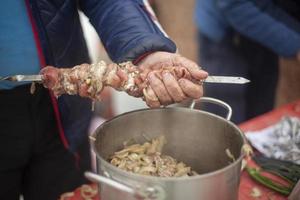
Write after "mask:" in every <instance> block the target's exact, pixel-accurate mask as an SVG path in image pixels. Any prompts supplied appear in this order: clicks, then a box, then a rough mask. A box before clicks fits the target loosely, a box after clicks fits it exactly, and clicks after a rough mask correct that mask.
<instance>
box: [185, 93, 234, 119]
mask: <svg viewBox="0 0 300 200" xmlns="http://www.w3.org/2000/svg"><path fill="white" fill-rule="evenodd" d="M200 102H208V103H212V104H217V105H219V106H222V107H223V108H225V109H227V115H226V119H227V120H228V121H230V119H231V116H232V108H231V107H230V105H229V104H227V103H225V102H224V101H221V100H220V99H215V98H211V97H201V98H200V99H195V100H193V102H192V103H191V105H190V109H195V105H196V104H197V103H200Z"/></svg>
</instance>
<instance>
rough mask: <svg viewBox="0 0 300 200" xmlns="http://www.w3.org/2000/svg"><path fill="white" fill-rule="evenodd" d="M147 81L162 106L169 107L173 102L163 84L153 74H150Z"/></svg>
mask: <svg viewBox="0 0 300 200" xmlns="http://www.w3.org/2000/svg"><path fill="white" fill-rule="evenodd" d="M148 80H149V83H150V86H151V88H152V89H153V91H154V93H155V94H156V96H157V97H158V99H159V101H160V103H161V104H162V105H169V104H171V103H172V102H173V100H172V98H171V97H170V95H169V93H168V91H167V89H166V88H165V85H164V83H163V82H162V80H160V79H159V78H158V77H157V76H156V75H155V73H153V72H150V73H149V76H148Z"/></svg>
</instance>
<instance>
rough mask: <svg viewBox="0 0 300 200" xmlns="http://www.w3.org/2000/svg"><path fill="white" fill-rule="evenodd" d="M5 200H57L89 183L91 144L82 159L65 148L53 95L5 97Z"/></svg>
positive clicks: (10, 93)
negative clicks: (87, 176) (55, 115)
mask: <svg viewBox="0 0 300 200" xmlns="http://www.w3.org/2000/svg"><path fill="white" fill-rule="evenodd" d="M0 111H1V112H0V130H1V131H0V138H1V145H0V163H1V164H0V180H1V181H0V188H1V189H0V199H5V200H18V199H19V195H20V194H21V193H23V196H24V199H29V200H41V199H43V200H55V199H58V197H59V195H61V194H62V193H63V192H66V191H72V190H74V189H75V188H76V187H78V186H79V185H81V184H83V183H84V182H86V181H85V179H84V177H83V172H84V171H86V170H89V169H90V168H91V167H90V164H89V163H90V162H89V160H90V158H89V157H90V153H89V144H88V141H87V140H85V141H82V143H81V145H80V146H79V148H78V156H80V159H77V160H76V159H75V157H74V155H73V154H72V153H71V152H69V151H68V150H67V149H65V147H64V146H63V144H62V142H61V140H60V138H59V133H58V130H57V126H56V121H55V117H54V111H53V108H52V105H51V100H50V97H49V94H48V91H47V90H46V89H44V88H41V87H38V89H37V90H36V91H35V93H34V94H33V95H31V94H30V92H29V86H28V85H27V86H19V87H17V88H15V89H12V90H4V91H1V92H0Z"/></svg>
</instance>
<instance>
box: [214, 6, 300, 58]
mask: <svg viewBox="0 0 300 200" xmlns="http://www.w3.org/2000/svg"><path fill="white" fill-rule="evenodd" d="M217 6H218V7H219V9H220V10H221V11H222V13H223V15H224V16H225V18H226V19H227V21H228V22H229V23H230V24H231V26H233V28H234V29H235V30H237V31H238V32H240V33H241V34H243V35H245V36H247V37H249V38H251V39H252V40H254V41H257V42H259V43H261V44H262V45H264V46H266V47H268V48H270V49H271V50H273V51H274V52H275V53H277V54H278V55H280V56H285V57H292V56H295V55H296V53H297V52H299V51H300V23H299V22H297V21H296V20H295V19H294V18H292V17H291V16H289V15H288V14H287V13H286V12H284V11H283V10H282V9H280V8H279V7H277V6H276V5H274V4H273V3H272V1H271V0H259V1H251V0H217Z"/></svg>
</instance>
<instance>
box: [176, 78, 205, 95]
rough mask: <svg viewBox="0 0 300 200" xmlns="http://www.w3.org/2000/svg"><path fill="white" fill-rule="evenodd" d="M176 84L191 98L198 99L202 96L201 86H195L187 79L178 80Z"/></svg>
mask: <svg viewBox="0 0 300 200" xmlns="http://www.w3.org/2000/svg"><path fill="white" fill-rule="evenodd" d="M178 83H179V85H180V87H181V89H182V90H183V92H184V93H185V94H186V95H187V96H188V97H191V98H194V99H198V98H200V97H201V96H203V88H202V86H201V85H197V84H195V83H193V82H191V81H190V80H187V79H184V78H182V79H179V80H178Z"/></svg>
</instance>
